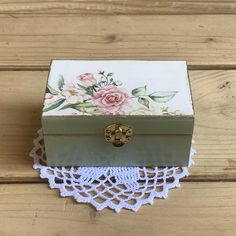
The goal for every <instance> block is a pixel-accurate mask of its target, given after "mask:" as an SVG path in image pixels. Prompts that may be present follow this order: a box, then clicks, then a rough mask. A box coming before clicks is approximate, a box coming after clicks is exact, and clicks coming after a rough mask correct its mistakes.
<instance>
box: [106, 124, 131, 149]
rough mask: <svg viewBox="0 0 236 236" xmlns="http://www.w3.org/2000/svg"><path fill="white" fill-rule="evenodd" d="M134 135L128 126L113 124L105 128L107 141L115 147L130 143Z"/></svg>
mask: <svg viewBox="0 0 236 236" xmlns="http://www.w3.org/2000/svg"><path fill="white" fill-rule="evenodd" d="M132 135H133V130H132V128H131V127H129V126H127V125H121V124H112V125H109V126H107V127H106V128H105V140H106V141H107V142H109V143H111V144H112V145H114V146H115V147H121V146H123V145H124V144H126V143H128V142H129V141H130V139H131V137H132Z"/></svg>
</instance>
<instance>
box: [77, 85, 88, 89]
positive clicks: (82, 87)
mask: <svg viewBox="0 0 236 236" xmlns="http://www.w3.org/2000/svg"><path fill="white" fill-rule="evenodd" d="M77 85H78V87H80V88H81V89H84V90H86V89H87V87H85V86H83V85H81V84H77Z"/></svg>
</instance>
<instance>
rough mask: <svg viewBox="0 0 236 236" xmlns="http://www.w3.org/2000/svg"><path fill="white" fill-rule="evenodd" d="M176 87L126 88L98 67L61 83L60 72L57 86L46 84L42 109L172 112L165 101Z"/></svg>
mask: <svg viewBox="0 0 236 236" xmlns="http://www.w3.org/2000/svg"><path fill="white" fill-rule="evenodd" d="M177 93H178V91H151V88H148V86H147V85H143V86H140V87H136V88H133V89H132V90H131V91H127V90H126V89H125V86H123V83H122V82H121V81H119V80H116V79H114V74H113V73H105V71H99V72H98V73H97V75H96V76H95V75H94V74H92V73H84V74H80V75H78V76H77V77H76V82H74V83H65V79H64V77H63V75H60V76H59V78H58V80H57V86H55V85H54V86H51V85H50V84H48V85H47V89H46V94H45V102H44V109H43V111H44V112H48V111H51V110H55V109H56V110H68V109H70V111H71V114H81V115H84V114H86V115H175V114H177V113H178V111H176V112H169V111H168V106H167V104H168V102H169V101H170V100H172V99H173V98H174V97H175V95H176V94H177Z"/></svg>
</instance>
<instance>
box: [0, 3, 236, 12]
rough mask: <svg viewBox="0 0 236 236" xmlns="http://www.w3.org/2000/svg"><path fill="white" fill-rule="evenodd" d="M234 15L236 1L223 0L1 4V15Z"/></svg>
mask: <svg viewBox="0 0 236 236" xmlns="http://www.w3.org/2000/svg"><path fill="white" fill-rule="evenodd" d="M1 13H3V14H5V13H7V14H8V13H10V14H12V13H14V14H16V13H17V14H19V13H20V14H22V13H24V14H48V13H50V14H67V15H68V14H70V15H71V14H90V15H91V14H101V15H107V14H129V15H134V14H136V15H144V14H148V15H152V14H165V15H169V14H188V15H193V14H235V13H236V1H235V0H229V1H222V0H196V1H193V0H168V1H167V0H159V1H155V0H145V1H143V0H136V1H133V0H110V1H105V0H103V1H101V0H86V1H85V0H73V1H59V0H40V1H35V0H0V14H1Z"/></svg>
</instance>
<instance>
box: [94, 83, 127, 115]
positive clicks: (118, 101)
mask: <svg viewBox="0 0 236 236" xmlns="http://www.w3.org/2000/svg"><path fill="white" fill-rule="evenodd" d="M128 98H129V95H128V93H127V92H126V91H125V90H123V89H121V88H118V87H117V86H113V85H111V86H107V87H104V88H102V89H100V90H98V91H97V92H95V93H94V96H93V98H92V99H93V103H94V104H95V105H96V106H98V107H99V108H100V109H101V110H102V112H103V113H104V114H106V113H109V114H121V113H122V108H123V106H124V105H125V104H126V103H127V101H128Z"/></svg>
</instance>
